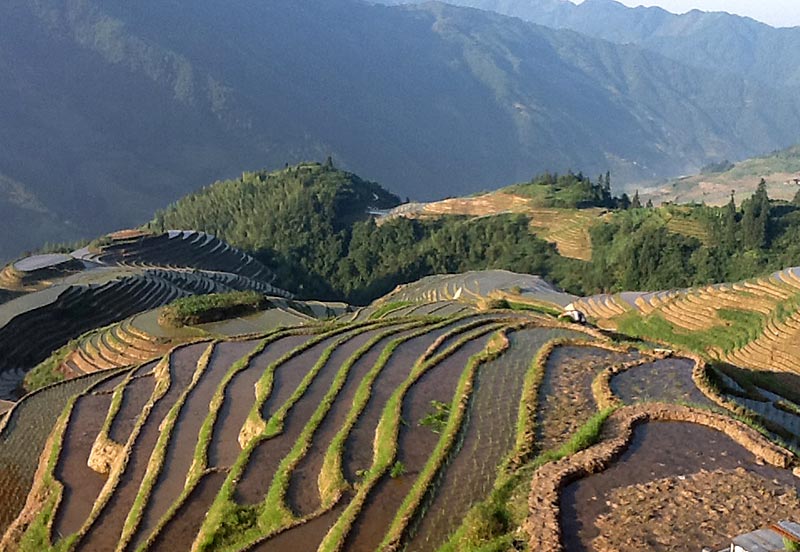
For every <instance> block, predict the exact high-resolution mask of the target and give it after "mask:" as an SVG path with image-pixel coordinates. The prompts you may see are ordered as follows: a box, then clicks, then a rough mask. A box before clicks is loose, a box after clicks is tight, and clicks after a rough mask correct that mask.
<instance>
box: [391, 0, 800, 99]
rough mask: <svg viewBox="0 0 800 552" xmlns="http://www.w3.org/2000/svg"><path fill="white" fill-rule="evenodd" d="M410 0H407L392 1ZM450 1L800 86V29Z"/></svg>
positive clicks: (593, 2) (525, 1) (505, 0)
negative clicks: (798, 45) (799, 43)
mask: <svg viewBox="0 0 800 552" xmlns="http://www.w3.org/2000/svg"><path fill="white" fill-rule="evenodd" d="M379 1H382V0H379ZM382 3H387V4H400V3H402V4H406V3H409V2H408V1H407V0H386V1H382ZM448 3H450V4H455V5H458V6H467V7H472V8H479V9H482V10H487V11H493V12H497V13H500V14H504V15H509V16H513V17H519V18H520V19H523V20H525V21H531V22H533V23H538V24H540V25H544V26H546V27H551V28H554V29H570V30H573V31H577V32H579V33H581V34H584V35H587V36H592V37H596V38H601V39H603V40H608V41H610V42H614V43H617V44H636V45H638V46H641V47H642V48H645V49H646V50H649V51H651V52H655V53H658V54H661V55H663V56H665V57H668V58H670V59H673V60H675V61H679V62H681V63H685V64H687V65H691V66H693V67H698V68H702V69H706V70H710V71H725V72H728V73H731V74H735V75H739V76H740V77H743V78H747V79H752V80H757V81H760V82H762V83H764V84H766V85H768V86H776V85H777V86H789V87H793V88H796V87H798V86H800V54H798V51H797V47H796V45H797V41H798V40H800V29H798V28H797V27H794V28H774V27H771V26H769V25H767V24H764V23H761V22H759V21H755V20H753V19H750V18H748V17H741V16H738V15H732V14H728V13H724V12H705V11H700V10H692V11H690V12H688V13H685V14H681V15H678V14H674V13H670V12H668V11H666V10H664V9H662V8H660V7H657V6H653V7H645V6H638V7H635V8H631V7H628V6H625V5H624V4H621V3H620V2H617V1H615V0H585V1H583V2H581V3H579V4H577V5H576V4H575V3H573V2H571V1H569V0H450V2H448Z"/></svg>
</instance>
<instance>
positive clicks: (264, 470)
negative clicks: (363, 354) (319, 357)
mask: <svg viewBox="0 0 800 552" xmlns="http://www.w3.org/2000/svg"><path fill="white" fill-rule="evenodd" d="M374 336H375V333H373V332H365V333H363V334H360V335H356V336H354V337H351V338H350V339H349V340H348V341H346V342H344V343H343V344H342V345H340V346H338V347H337V348H336V350H335V351H334V352H333V354H332V355H331V356H330V358H329V359H328V362H326V363H325V366H323V367H322V369H321V370H320V371H319V373H318V374H317V375H316V377H315V378H314V380H313V381H312V383H311V385H309V386H308V389H306V392H305V393H304V394H303V396H302V397H301V398H300V400H298V401H297V402H296V403H295V404H294V406H292V408H291V409H290V410H289V413H288V414H287V416H286V419H285V423H284V427H283V432H282V433H281V434H280V435H277V436H275V437H273V438H272V439H268V440H266V441H263V442H261V443H260V444H258V446H256V448H255V450H254V451H253V453H252V455H251V456H250V462H249V463H248V465H247V468H246V469H245V471H244V473H243V474H242V478H241V481H240V482H239V484H238V485H237V486H236V501H237V502H239V503H240V504H255V503H257V502H260V501H261V500H263V499H264V496H265V495H266V494H267V491H268V490H269V486H270V483H272V476H273V474H274V472H275V468H277V467H278V464H279V463H280V462H281V460H283V458H284V456H286V454H287V453H288V452H289V451H290V450H291V448H292V447H293V446H294V443H295V441H297V438H298V436H299V435H300V432H301V431H302V430H303V428H304V427H305V425H306V423H307V422H308V420H309V418H310V417H311V415H312V414H313V413H314V411H315V410H316V409H317V407H318V406H319V404H320V402H321V401H322V398H323V397H324V396H325V393H327V392H328V389H329V388H330V386H331V383H332V382H333V379H334V377H335V376H336V372H338V370H339V368H340V367H341V365H342V364H343V363H344V362H345V361H346V360H347V359H348V358H350V356H351V355H352V354H353V353H354V352H355V351H357V350H358V349H359V348H360V347H362V346H363V345H364V344H365V343H366V342H367V341H369V340H370V339H371V338H372V337H374ZM339 338H340V336H337V337H334V338H333V340H334V342H335V340H336V339H339ZM322 344H327V345H329V344H330V343H328V340H326V341H325V342H323V343H322ZM313 349H316V347H314V348H312V350H313ZM322 350H324V347H323V349H322ZM320 353H321V351H320ZM312 365H313V361H312V363H311V364H308V365H307V367H306V368H305V371H304V372H303V373H302V374H301V376H304V375H305V374H306V373H307V371H308V370H309V369H310V368H311V366H312ZM300 379H302V377H301V378H300ZM299 382H300V380H298V383H299Z"/></svg>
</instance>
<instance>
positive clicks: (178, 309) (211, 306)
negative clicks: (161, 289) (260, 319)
mask: <svg viewBox="0 0 800 552" xmlns="http://www.w3.org/2000/svg"><path fill="white" fill-rule="evenodd" d="M270 305H271V303H270V302H269V301H268V300H267V298H266V297H265V296H264V295H262V294H260V293H258V292H256V291H234V292H231V293H212V294H210V295H194V296H191V297H184V298H182V299H178V300H177V301H174V302H173V303H171V304H169V305H168V306H166V307H164V308H163V309H162V310H161V314H160V315H159V317H158V323H159V324H161V325H163V326H171V327H174V328H180V327H182V326H192V325H195V324H203V323H206V322H216V321H218V320H225V319H226V318H231V317H233V316H241V315H243V314H249V313H251V312H257V311H259V310H263V309H265V308H267V307H269V306H270Z"/></svg>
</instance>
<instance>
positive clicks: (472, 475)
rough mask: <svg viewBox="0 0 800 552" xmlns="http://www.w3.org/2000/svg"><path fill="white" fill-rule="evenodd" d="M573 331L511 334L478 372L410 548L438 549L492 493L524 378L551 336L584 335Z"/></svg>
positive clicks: (415, 551)
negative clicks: (455, 445) (454, 447)
mask: <svg viewBox="0 0 800 552" xmlns="http://www.w3.org/2000/svg"><path fill="white" fill-rule="evenodd" d="M581 336H583V334H579V333H577V332H571V331H569V330H560V329H548V328H533V329H526V330H520V331H517V332H514V333H512V334H510V335H509V342H510V347H509V349H508V350H507V351H506V352H505V353H504V354H503V355H502V356H501V357H500V358H498V359H496V360H493V361H491V362H489V363H487V364H486V365H484V366H482V367H481V368H480V370H479V372H478V377H477V380H476V384H475V390H474V396H473V399H472V400H471V401H470V405H469V413H468V415H467V418H466V420H465V424H464V427H463V429H462V435H461V440H460V445H459V450H458V451H457V452H456V453H455V454H454V455H453V456H452V458H451V459H450V462H449V464H448V465H447V466H446V467H445V469H444V470H443V471H442V473H441V475H440V478H439V481H437V488H436V489H435V490H432V493H431V494H432V496H431V498H430V499H429V504H428V508H427V511H426V514H425V516H424V517H422V519H421V520H418V524H417V526H416V527H415V528H414V531H413V533H414V536H413V537H412V538H411V539H410V541H409V544H408V548H407V550H408V551H409V552H427V551H433V550H437V549H438V548H439V546H441V545H442V544H444V542H445V541H446V540H447V537H448V535H449V534H450V533H452V532H453V531H454V530H455V529H456V528H457V527H458V525H459V524H460V523H461V520H462V519H463V518H464V516H465V515H466V513H467V512H468V511H469V509H470V508H471V507H472V506H473V505H475V504H476V503H477V502H479V501H481V500H483V499H484V498H486V497H487V496H488V494H489V493H490V492H491V490H492V487H493V485H494V482H495V478H496V476H497V469H498V466H499V465H500V463H501V462H502V460H503V458H504V457H505V456H506V455H507V454H508V452H509V451H510V450H511V447H512V446H513V444H514V432H513V431H512V429H513V428H514V426H515V424H516V421H517V415H518V407H519V401H520V397H521V393H522V382H523V379H524V377H525V374H526V372H527V371H528V369H529V368H530V365H531V360H532V358H533V357H534V356H535V354H536V352H537V351H538V350H539V349H540V348H541V347H542V346H543V345H544V344H545V343H547V342H548V341H550V340H551V339H556V338H562V337H570V338H575V337H581Z"/></svg>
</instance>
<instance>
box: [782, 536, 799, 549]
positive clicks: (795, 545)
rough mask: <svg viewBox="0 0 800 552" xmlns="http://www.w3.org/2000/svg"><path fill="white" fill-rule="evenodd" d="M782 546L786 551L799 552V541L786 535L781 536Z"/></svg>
mask: <svg viewBox="0 0 800 552" xmlns="http://www.w3.org/2000/svg"><path fill="white" fill-rule="evenodd" d="M783 547H784V548H785V549H786V550H787V552H800V542H797V541H796V540H794V539H790V538H788V537H783Z"/></svg>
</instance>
